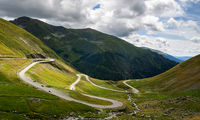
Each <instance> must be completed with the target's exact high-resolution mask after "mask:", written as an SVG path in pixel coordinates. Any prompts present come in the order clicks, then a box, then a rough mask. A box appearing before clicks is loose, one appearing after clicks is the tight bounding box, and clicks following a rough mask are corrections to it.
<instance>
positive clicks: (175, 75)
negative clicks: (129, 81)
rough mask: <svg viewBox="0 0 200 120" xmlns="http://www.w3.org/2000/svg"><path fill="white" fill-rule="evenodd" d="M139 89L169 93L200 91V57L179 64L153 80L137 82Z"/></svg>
mask: <svg viewBox="0 0 200 120" xmlns="http://www.w3.org/2000/svg"><path fill="white" fill-rule="evenodd" d="M137 82H139V83H140V84H139V85H138V86H137V87H138V88H149V89H155V90H157V91H162V92H167V93H178V92H182V91H189V90H196V89H199V90H200V55H198V56H196V57H193V58H191V59H189V60H187V61H185V62H183V63H181V64H178V65H177V66H175V67H174V68H172V69H170V70H169V71H167V72H165V73H162V74H160V75H157V76H155V77H152V78H147V79H143V80H137Z"/></svg>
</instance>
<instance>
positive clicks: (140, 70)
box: [12, 17, 177, 80]
mask: <svg viewBox="0 0 200 120" xmlns="http://www.w3.org/2000/svg"><path fill="white" fill-rule="evenodd" d="M12 23H14V24H16V25H18V26H20V27H22V28H24V29H25V30H27V31H28V32H30V33H32V34H33V35H35V36H36V37H38V38H39V39H40V40H42V41H43V43H44V44H46V45H47V46H49V47H50V48H51V49H53V50H54V51H55V52H56V53H57V54H58V55H59V56H60V57H62V58H63V59H64V60H65V61H66V62H69V63H71V64H72V65H73V66H74V67H75V68H76V69H77V70H79V71H80V72H83V73H85V74H87V75H89V76H91V77H95V78H99V79H104V80H105V79H108V80H122V79H131V78H144V77H151V76H154V75H157V74H160V73H162V72H164V71H166V70H168V69H170V68H172V67H173V66H175V65H176V64H177V62H174V61H171V60H169V59H166V58H164V57H163V56H161V55H159V54H157V53H155V52H152V51H150V50H145V49H142V48H138V47H136V46H134V45H132V44H130V43H128V42H125V41H124V40H122V39H119V38H117V37H115V36H111V35H107V34H104V33H101V32H99V31H96V30H93V29H90V28H88V29H66V28H64V27H62V26H53V25H49V24H47V23H44V22H42V21H39V20H37V19H31V18H28V17H21V18H18V19H15V20H14V21H12Z"/></svg>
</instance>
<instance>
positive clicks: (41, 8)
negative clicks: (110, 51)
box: [0, 0, 200, 56]
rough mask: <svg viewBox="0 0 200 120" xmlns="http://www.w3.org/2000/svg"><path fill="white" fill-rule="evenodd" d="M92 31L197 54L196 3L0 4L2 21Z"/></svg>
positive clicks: (199, 23)
mask: <svg viewBox="0 0 200 120" xmlns="http://www.w3.org/2000/svg"><path fill="white" fill-rule="evenodd" d="M21 16H29V17H33V18H38V19H40V20H43V21H45V22H48V23H50V24H54V25H62V26H65V27H67V28H88V27H90V28H93V29H97V30H99V31H102V32H105V33H108V34H112V35H115V36H118V37H120V38H123V39H124V40H126V41H128V42H130V43H132V44H134V45H136V46H139V47H150V48H153V49H157V50H161V51H163V52H166V53H168V54H171V55H174V56H195V55H197V54H200V0H12V1H10V0H0V17H2V18H4V19H7V20H10V19H14V18H17V17H21Z"/></svg>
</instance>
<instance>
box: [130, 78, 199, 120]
mask: <svg viewBox="0 0 200 120" xmlns="http://www.w3.org/2000/svg"><path fill="white" fill-rule="evenodd" d="M149 82H150V81H147V79H142V80H133V81H130V82H127V83H128V84H130V85H132V86H133V87H135V88H137V89H139V90H140V93H139V94H138V95H136V96H135V97H134V100H135V102H136V103H137V104H138V105H139V108H140V109H141V111H140V112H139V115H142V114H144V115H147V116H151V117H152V118H153V119H189V118H190V117H193V116H195V118H200V115H198V114H199V113H200V105H199V102H200V90H198V89H196V90H188V91H182V92H179V93H174V94H169V93H167V92H163V91H160V92H159V91H157V90H155V89H153V88H152V86H148V84H149ZM150 85H151V83H150Z"/></svg>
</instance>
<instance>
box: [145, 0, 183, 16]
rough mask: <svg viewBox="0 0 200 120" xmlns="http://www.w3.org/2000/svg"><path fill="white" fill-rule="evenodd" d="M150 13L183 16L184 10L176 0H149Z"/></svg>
mask: <svg viewBox="0 0 200 120" xmlns="http://www.w3.org/2000/svg"><path fill="white" fill-rule="evenodd" d="M145 3H146V6H147V9H148V11H147V12H148V14H153V15H156V16H161V17H176V16H182V15H183V14H184V11H183V10H182V8H181V6H180V5H179V4H178V3H177V2H176V1H175V0H147V1H146V2H145Z"/></svg>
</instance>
